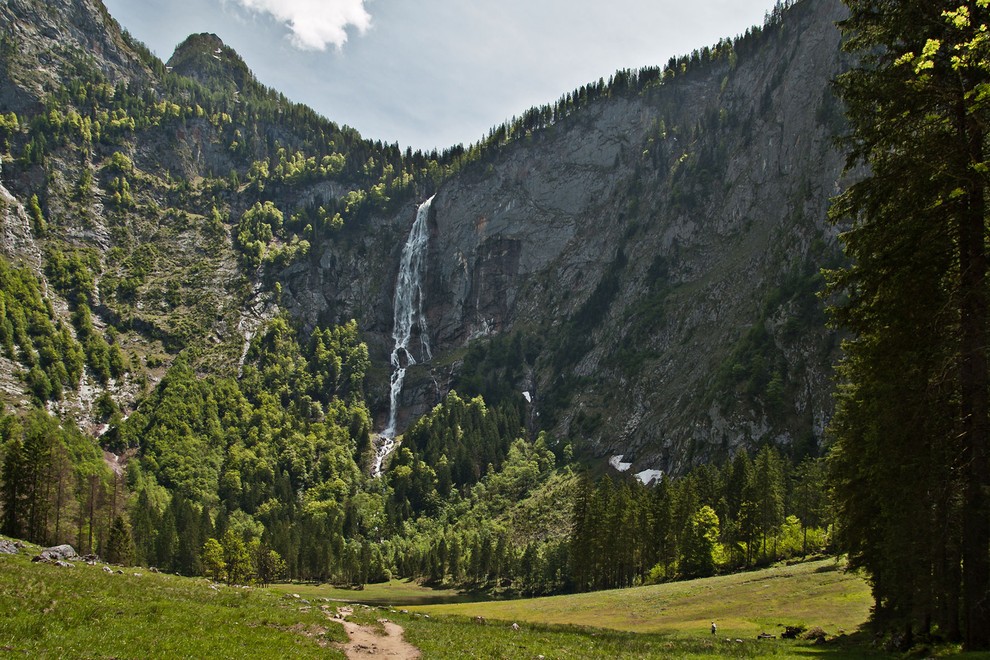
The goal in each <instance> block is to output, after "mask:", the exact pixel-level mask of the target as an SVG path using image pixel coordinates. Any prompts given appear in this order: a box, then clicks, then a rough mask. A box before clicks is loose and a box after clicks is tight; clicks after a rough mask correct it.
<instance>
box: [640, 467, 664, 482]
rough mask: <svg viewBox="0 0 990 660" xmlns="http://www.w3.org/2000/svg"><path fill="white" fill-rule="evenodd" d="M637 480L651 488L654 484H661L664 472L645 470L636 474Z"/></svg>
mask: <svg viewBox="0 0 990 660" xmlns="http://www.w3.org/2000/svg"><path fill="white" fill-rule="evenodd" d="M636 478H637V479H639V480H640V482H642V484H643V485H644V486H649V485H650V484H652V483H653V482H656V483H660V480H661V479H663V470H643V471H642V472H637V473H636Z"/></svg>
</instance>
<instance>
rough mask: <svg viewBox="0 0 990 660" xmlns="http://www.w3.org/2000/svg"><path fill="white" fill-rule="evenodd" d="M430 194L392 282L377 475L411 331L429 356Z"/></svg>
mask: <svg viewBox="0 0 990 660" xmlns="http://www.w3.org/2000/svg"><path fill="white" fill-rule="evenodd" d="M432 202H433V197H430V198H429V199H428V200H426V201H425V202H423V203H422V204H420V205H419V209H418V210H417V211H416V221H415V222H413V226H412V229H411V230H409V238H408V239H406V244H405V246H404V247H403V248H402V259H401V260H400V262H399V276H398V278H396V282H395V298H394V300H393V307H394V309H395V311H394V314H395V316H394V322H393V326H392V340H393V341H394V342H395V344H394V345H395V347H394V348H393V349H392V378H391V391H390V392H389V409H388V424H387V425H386V426H385V430H384V431H382V434H381V439H380V444H379V447H378V451H377V452H376V456H375V467H374V474H376V475H377V474H380V473H381V469H382V462H383V461H384V460H385V457H386V456H388V455H389V453H391V451H392V449H394V448H395V430H396V429H395V427H396V423H397V416H398V408H399V396H400V395H401V394H402V384H403V382H404V381H405V379H406V369H407V368H408V367H409V366H410V365H413V364H416V363H417V360H416V357H415V356H414V355H413V353H412V351H411V350H410V345H409V344H410V342H411V341H412V339H413V334H414V332H417V331H418V334H419V344H420V346H419V359H420V360H423V361H426V360H429V359H430V358H432V357H433V354H432V352H431V351H430V333H429V331H428V329H427V327H426V317H425V316H424V315H423V274H424V273H425V271H426V248H427V243H428V242H429V238H430V231H429V227H428V226H427V218H428V217H429V215H430V204H431V203H432Z"/></svg>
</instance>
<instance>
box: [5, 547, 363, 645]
mask: <svg viewBox="0 0 990 660" xmlns="http://www.w3.org/2000/svg"><path fill="white" fill-rule="evenodd" d="M136 574H139V575H136ZM346 639H347V635H346V633H345V632H344V630H343V628H342V627H341V626H340V625H339V624H336V623H332V622H330V621H328V620H327V617H326V615H325V614H324V613H323V612H322V611H320V609H319V608H318V607H315V606H306V605H304V604H301V603H299V601H298V600H296V599H294V598H291V597H286V596H285V595H284V594H279V593H276V592H273V591H270V590H267V589H243V588H236V587H225V586H220V587H216V588H213V587H211V585H210V583H209V582H208V581H207V580H205V579H192V578H182V577H177V576H172V575H162V574H154V573H149V572H148V571H147V570H145V569H140V568H130V569H125V570H124V571H123V573H122V574H117V573H112V574H108V573H106V572H105V571H104V570H103V569H102V567H101V566H87V565H86V564H84V563H82V562H76V563H74V564H73V566H72V567H70V568H59V567H57V566H53V565H49V564H42V563H37V564H32V563H31V562H30V559H29V555H28V554H27V553H25V552H24V551H22V553H21V554H20V555H17V556H12V555H0V656H4V657H7V656H8V655H10V657H25V658H244V657H249V656H251V657H261V658H311V657H317V656H319V657H331V658H332V657H339V658H343V657H344V656H343V654H342V653H340V652H339V651H337V650H336V649H333V648H332V647H329V644H330V643H332V642H334V641H344V640H346Z"/></svg>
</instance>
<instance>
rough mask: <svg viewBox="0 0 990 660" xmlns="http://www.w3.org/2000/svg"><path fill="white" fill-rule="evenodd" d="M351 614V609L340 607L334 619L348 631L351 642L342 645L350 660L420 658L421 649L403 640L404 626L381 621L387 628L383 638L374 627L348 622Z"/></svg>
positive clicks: (379, 621) (405, 659)
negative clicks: (370, 657) (362, 659)
mask: <svg viewBox="0 0 990 660" xmlns="http://www.w3.org/2000/svg"><path fill="white" fill-rule="evenodd" d="M350 614H353V610H352V609H351V608H349V607H340V608H337V615H336V616H335V617H334V619H337V620H339V621H341V623H342V624H343V625H344V630H346V631H347V636H348V637H349V638H350V640H351V641H350V642H348V643H347V644H342V645H341V649H342V650H343V651H344V653H346V654H347V657H348V658H350V660H358V659H360V658H367V657H369V656H372V657H376V656H381V657H388V658H402V659H403V660H411V659H413V658H419V657H420V653H419V649H417V648H416V647H415V646H413V645H412V644H410V643H409V642H407V641H406V640H405V639H403V637H402V633H403V630H402V626H400V625H398V624H397V623H393V622H392V621H389V620H388V619H379V620H378V623H380V624H382V625H383V626H384V628H385V636H384V637H383V636H382V635H381V634H379V631H378V630H377V629H376V628H375V627H373V626H362V625H359V624H357V623H353V622H351V621H347V620H346V617H347V616H349V615H350Z"/></svg>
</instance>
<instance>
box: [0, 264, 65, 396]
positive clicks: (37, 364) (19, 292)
mask: <svg viewBox="0 0 990 660" xmlns="http://www.w3.org/2000/svg"><path fill="white" fill-rule="evenodd" d="M0 346H2V351H3V354H4V355H5V356H6V357H7V358H9V359H11V360H13V361H15V362H19V363H20V364H22V365H23V366H24V367H25V368H26V369H27V374H26V377H25V379H26V383H27V385H28V387H29V389H30V390H31V392H32V393H33V394H34V395H35V397H36V398H37V399H38V400H39V401H45V400H47V399H49V398H54V399H61V398H62V392H63V390H64V389H65V388H69V389H75V388H76V387H77V386H78V384H79V379H80V377H81V376H82V371H83V361H84V357H83V351H82V349H81V347H80V346H79V343H78V342H76V340H75V339H73V337H72V334H71V333H70V331H69V329H68V328H66V327H65V326H64V325H63V324H62V323H61V321H58V320H57V319H56V317H55V313H54V310H53V309H52V307H51V304H50V303H49V302H48V301H47V300H46V299H45V297H44V296H43V295H42V293H41V285H40V282H39V281H38V280H37V278H35V276H34V275H32V274H31V273H30V271H28V270H27V269H21V268H14V267H11V266H10V265H8V263H7V261H6V259H3V258H0Z"/></svg>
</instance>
